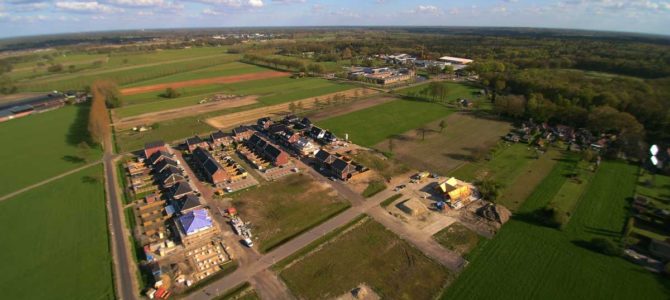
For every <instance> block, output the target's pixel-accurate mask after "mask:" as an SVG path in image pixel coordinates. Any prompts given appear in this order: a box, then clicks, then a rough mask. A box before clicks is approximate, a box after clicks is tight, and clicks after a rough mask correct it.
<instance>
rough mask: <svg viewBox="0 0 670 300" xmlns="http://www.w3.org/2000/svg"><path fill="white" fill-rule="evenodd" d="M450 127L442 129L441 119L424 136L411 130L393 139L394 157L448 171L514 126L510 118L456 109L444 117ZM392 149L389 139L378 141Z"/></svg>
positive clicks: (415, 165)
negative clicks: (495, 117)
mask: <svg viewBox="0 0 670 300" xmlns="http://www.w3.org/2000/svg"><path fill="white" fill-rule="evenodd" d="M444 120H445V122H446V124H447V127H446V128H445V129H444V131H443V132H442V133H440V128H439V126H438V124H439V122H440V120H437V121H435V122H432V123H430V124H427V125H426V126H425V128H428V129H429V131H428V132H426V135H425V140H422V137H421V134H420V133H419V132H418V131H416V130H412V131H409V132H405V133H404V134H402V135H400V136H398V137H396V138H394V139H393V153H394V154H395V158H396V159H398V160H400V161H403V162H404V163H405V164H406V165H408V166H411V167H413V168H416V169H419V170H429V171H432V172H437V173H439V174H441V175H448V174H449V172H450V171H451V170H454V169H455V168H456V167H458V166H460V165H462V164H464V163H466V162H469V161H471V160H472V154H473V152H474V151H476V149H477V148H478V147H481V146H484V145H487V144H491V143H495V142H497V141H498V140H500V137H501V136H503V135H505V134H506V133H508V132H509V130H510V129H511V125H510V124H509V123H507V122H502V121H496V120H489V119H485V118H479V117H476V116H473V115H471V114H468V113H453V114H451V115H449V116H448V117H447V118H446V119H444ZM375 148H377V149H380V150H382V151H389V142H388V140H384V141H383V142H380V143H379V144H377V145H375Z"/></svg>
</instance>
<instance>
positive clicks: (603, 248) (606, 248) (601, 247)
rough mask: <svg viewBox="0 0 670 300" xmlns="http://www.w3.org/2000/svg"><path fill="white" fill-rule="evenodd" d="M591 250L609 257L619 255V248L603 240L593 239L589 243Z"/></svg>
mask: <svg viewBox="0 0 670 300" xmlns="http://www.w3.org/2000/svg"><path fill="white" fill-rule="evenodd" d="M590 246H591V249H592V250H594V251H598V252H600V253H602V254H605V255H609V256H619V255H621V248H620V247H619V246H617V245H616V244H614V243H613V242H612V241H610V240H608V239H604V238H593V239H591V243H590Z"/></svg>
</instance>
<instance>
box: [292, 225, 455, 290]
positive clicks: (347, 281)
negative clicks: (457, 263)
mask: <svg viewBox="0 0 670 300" xmlns="http://www.w3.org/2000/svg"><path fill="white" fill-rule="evenodd" d="M354 226H355V227H353V228H352V229H350V230H345V232H344V233H342V234H340V235H338V236H336V237H334V238H333V239H331V240H330V241H329V242H327V243H326V244H324V245H323V246H321V247H318V248H316V250H314V251H313V252H311V253H309V254H307V255H306V256H305V257H303V258H301V259H299V260H297V261H295V262H294V263H293V264H290V265H289V266H288V267H287V268H285V269H284V270H282V271H281V272H280V273H279V276H280V278H282V280H283V281H284V282H285V283H286V285H287V286H288V287H289V289H290V290H291V291H292V293H293V294H294V295H295V296H296V297H298V298H300V299H327V298H334V297H337V296H340V295H343V294H345V293H347V292H349V291H350V290H352V289H354V288H355V287H357V286H359V285H360V284H366V285H368V286H370V287H371V288H372V289H373V290H374V291H375V292H376V293H377V294H379V296H380V297H381V298H382V299H433V298H434V297H435V295H436V294H438V293H439V291H440V290H442V288H443V287H444V286H445V285H447V284H448V283H449V282H450V281H451V280H452V279H453V275H452V274H451V273H450V272H449V271H448V270H447V269H445V268H444V267H442V266H441V265H439V264H438V263H436V262H434V261H432V260H431V259H429V258H428V257H426V256H425V255H424V254H423V253H421V252H420V251H419V250H417V249H416V248H414V247H413V246H411V245H409V244H408V243H407V242H405V241H403V240H401V239H400V238H398V237H397V236H396V235H394V234H393V233H391V232H390V231H388V230H386V229H385V228H384V227H383V226H382V225H381V224H379V223H377V222H375V221H372V220H371V219H369V218H366V219H364V220H363V221H361V222H359V223H358V224H356V225H354Z"/></svg>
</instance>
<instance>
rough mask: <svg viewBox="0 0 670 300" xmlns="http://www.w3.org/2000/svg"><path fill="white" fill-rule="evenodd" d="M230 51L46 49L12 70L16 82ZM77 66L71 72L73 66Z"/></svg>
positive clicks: (211, 48) (224, 49) (210, 48)
mask: <svg viewBox="0 0 670 300" xmlns="http://www.w3.org/2000/svg"><path fill="white" fill-rule="evenodd" d="M225 53H226V48H219V47H200V48H190V49H170V50H155V51H142V52H118V53H110V54H106V53H105V54H102V53H101V54H97V53H79V52H66V51H62V52H55V51H46V52H42V53H41V55H40V56H39V57H36V58H35V59H34V60H32V61H29V62H22V63H17V64H14V66H13V67H14V68H13V70H12V71H11V72H9V73H8V75H9V76H10V78H11V79H12V80H14V81H20V80H26V79H44V78H47V77H48V78H54V77H59V76H72V75H73V74H77V75H79V74H84V73H87V74H88V73H97V72H105V71H109V70H112V69H118V68H126V67H134V66H139V65H145V64H151V63H160V62H169V61H173V60H181V59H190V58H192V57H197V56H215V55H221V54H225ZM51 64H61V65H63V71H61V72H49V71H48V70H47V67H49V66H50V65H51ZM71 65H72V66H74V67H73V68H74V69H73V70H72V71H70V66H71Z"/></svg>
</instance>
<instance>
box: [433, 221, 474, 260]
mask: <svg viewBox="0 0 670 300" xmlns="http://www.w3.org/2000/svg"><path fill="white" fill-rule="evenodd" d="M433 238H434V239H435V240H436V241H437V242H438V243H440V245H442V246H444V247H445V248H447V249H449V250H453V251H456V252H458V253H459V254H461V255H465V254H468V253H470V251H472V249H474V248H475V247H477V245H478V244H479V241H480V240H481V239H482V238H481V237H480V236H479V235H478V234H477V233H476V232H474V231H472V230H470V229H469V228H467V227H465V226H464V225H463V224H461V223H458V222H455V223H452V224H451V225H449V226H447V227H445V228H444V229H442V230H440V231H439V232H437V233H436V234H434V235H433Z"/></svg>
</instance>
